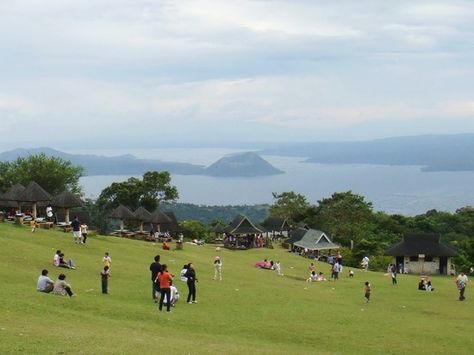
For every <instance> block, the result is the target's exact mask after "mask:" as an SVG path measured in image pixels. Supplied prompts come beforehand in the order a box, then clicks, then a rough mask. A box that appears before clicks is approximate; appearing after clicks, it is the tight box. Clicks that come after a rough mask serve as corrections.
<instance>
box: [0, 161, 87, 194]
mask: <svg viewBox="0 0 474 355" xmlns="http://www.w3.org/2000/svg"><path fill="white" fill-rule="evenodd" d="M83 172H84V169H83V168H82V167H80V166H74V165H72V163H71V162H70V161H67V160H64V159H62V158H57V157H48V156H46V155H45V154H44V153H42V154H37V155H30V156H28V157H20V158H17V159H16V160H14V161H11V162H0V191H5V190H7V189H8V188H9V187H10V186H12V185H14V184H22V185H24V186H26V185H27V184H28V183H29V182H31V181H36V182H37V183H38V184H39V185H40V186H41V187H42V188H43V189H45V190H46V191H47V192H49V193H50V194H51V195H57V194H59V193H61V192H62V191H64V190H69V191H71V192H73V193H78V194H79V193H81V188H80V186H79V178H80V177H81V176H82V175H83Z"/></svg>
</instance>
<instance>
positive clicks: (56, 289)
mask: <svg viewBox="0 0 474 355" xmlns="http://www.w3.org/2000/svg"><path fill="white" fill-rule="evenodd" d="M36 289H37V290H38V291H39V292H44V293H53V294H55V295H60V296H69V297H72V296H74V294H73V292H72V290H71V286H70V285H69V284H68V283H67V282H66V275H65V274H59V276H58V279H57V280H56V281H53V280H52V279H50V278H49V276H48V270H46V269H44V270H42V271H41V275H40V277H39V278H38V283H37V285H36Z"/></svg>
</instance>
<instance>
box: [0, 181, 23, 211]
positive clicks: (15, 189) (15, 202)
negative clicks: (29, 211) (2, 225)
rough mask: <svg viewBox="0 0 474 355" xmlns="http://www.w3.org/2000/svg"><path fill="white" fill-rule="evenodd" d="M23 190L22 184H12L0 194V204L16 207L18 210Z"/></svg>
mask: <svg viewBox="0 0 474 355" xmlns="http://www.w3.org/2000/svg"><path fill="white" fill-rule="evenodd" d="M23 191H25V187H24V186H23V185H21V184H15V185H12V186H11V187H10V188H9V189H8V190H7V191H5V193H3V194H0V206H2V207H9V208H18V210H20V207H21V206H20V196H21V194H22V192H23Z"/></svg>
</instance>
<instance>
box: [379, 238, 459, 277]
mask: <svg viewBox="0 0 474 355" xmlns="http://www.w3.org/2000/svg"><path fill="white" fill-rule="evenodd" d="M384 255H387V256H393V263H395V264H396V265H397V268H398V269H401V270H402V272H403V273H406V274H428V275H429V274H442V275H454V274H455V272H456V271H455V268H454V263H453V261H452V259H453V257H455V256H458V255H459V253H458V252H457V251H456V250H455V249H454V248H453V247H451V246H449V245H446V244H443V243H441V241H440V235H439V234H407V235H405V237H404V238H403V241H401V242H400V243H397V244H394V245H392V246H391V247H390V248H388V249H387V250H386V251H385V253H384Z"/></svg>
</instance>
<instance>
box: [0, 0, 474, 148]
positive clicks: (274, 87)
mask: <svg viewBox="0 0 474 355" xmlns="http://www.w3.org/2000/svg"><path fill="white" fill-rule="evenodd" d="M473 63H474V2H473V1H456V0H450V1H439V2H437V1H413V0H408V1H403V0H394V1H388V0H384V1H380V0H373V1H365V0H353V1H333V0H327V1H317V0H308V1H298V0H288V1H285V0H280V1H277V0H275V1H272V0H262V1H258V0H256V1H237V0H231V1H224V0H216V1H185V0H179V1H178V0H176V1H160V0H147V1H144V0H110V1H103V0H90V1H89V0H78V1H64V0H55V1H53V0H41V1H36V0H31V1H21V0H15V1H1V2H0V121H1V125H0V136H1V140H2V143H3V144H11V145H12V146H19V145H21V146H28V145H30V146H31V145H50V146H54V145H55V144H56V145H57V144H59V143H60V142H63V141H70V142H75V143H77V145H79V146H80V144H81V142H84V143H85V142H87V144H99V143H105V144H112V142H113V143H114V144H120V145H122V146H137V145H139V144H142V143H143V144H148V145H153V144H155V143H156V144H158V143H170V144H176V143H180V142H204V143H212V142H236V141H247V142H253V141H319V140H352V139H367V138H379V137H387V136H398V135H413V134H429V133H462V132H474V66H473Z"/></svg>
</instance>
